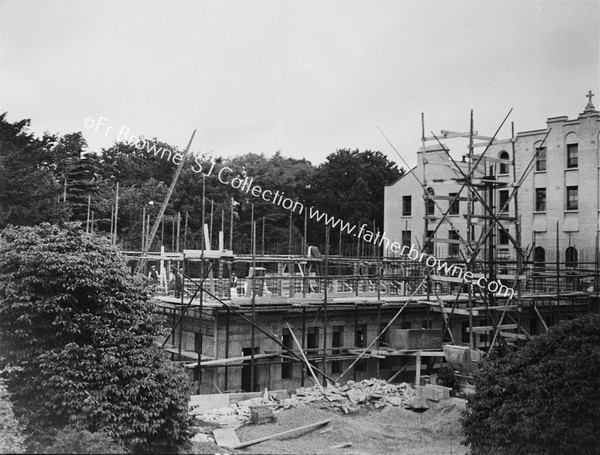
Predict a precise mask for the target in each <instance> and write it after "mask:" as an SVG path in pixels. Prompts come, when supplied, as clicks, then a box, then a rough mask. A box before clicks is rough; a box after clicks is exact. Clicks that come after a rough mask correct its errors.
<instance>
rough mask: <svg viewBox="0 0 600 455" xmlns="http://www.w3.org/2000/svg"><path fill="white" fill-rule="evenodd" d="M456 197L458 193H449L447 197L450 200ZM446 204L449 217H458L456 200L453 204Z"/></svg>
mask: <svg viewBox="0 0 600 455" xmlns="http://www.w3.org/2000/svg"><path fill="white" fill-rule="evenodd" d="M457 195H458V193H450V194H449V195H448V196H450V198H451V199H452V198H455V197H456V196H457ZM448 204H451V205H450V211H449V212H448V214H449V215H458V214H459V213H460V204H459V202H458V199H457V200H456V201H454V203H452V200H450V201H448Z"/></svg>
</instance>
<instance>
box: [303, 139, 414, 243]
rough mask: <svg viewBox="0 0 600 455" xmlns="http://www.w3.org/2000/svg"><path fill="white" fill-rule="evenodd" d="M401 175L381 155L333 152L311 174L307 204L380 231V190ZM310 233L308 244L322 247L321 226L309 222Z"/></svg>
mask: <svg viewBox="0 0 600 455" xmlns="http://www.w3.org/2000/svg"><path fill="white" fill-rule="evenodd" d="M403 173H404V170H403V169H398V166H397V165H396V163H394V162H393V161H390V160H388V159H387V157H386V156H385V155H384V154H383V153H381V152H373V151H371V150H366V151H364V152H360V151H358V150H348V149H341V150H337V151H336V153H332V154H330V155H329V156H328V157H327V160H326V161H325V163H323V164H321V165H320V166H319V167H318V169H317V171H316V172H315V173H314V176H313V179H312V185H311V190H310V192H311V195H312V197H311V204H312V205H314V206H315V207H316V208H318V209H319V210H320V211H322V212H326V213H327V214H329V215H331V216H335V217H336V218H338V219H342V220H344V221H345V222H347V223H351V224H353V225H360V224H362V223H366V224H367V226H369V229H371V226H372V225H373V221H375V225H376V229H379V230H383V199H384V197H383V196H384V194H383V193H384V188H385V186H386V185H389V184H391V183H392V182H394V181H396V180H397V179H398V178H400V176H401V175H402V174H403ZM311 232H312V234H313V236H312V238H311V241H312V242H314V243H323V239H324V237H325V226H324V224H323V223H314V222H313V223H312V228H311ZM335 234H336V233H335V232H333V231H332V236H333V235H335ZM338 235H339V234H338Z"/></svg>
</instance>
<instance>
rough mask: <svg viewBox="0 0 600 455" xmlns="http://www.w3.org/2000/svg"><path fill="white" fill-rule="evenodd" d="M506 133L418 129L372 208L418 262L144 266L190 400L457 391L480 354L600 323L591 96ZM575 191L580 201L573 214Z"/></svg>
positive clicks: (163, 260) (153, 255)
mask: <svg viewBox="0 0 600 455" xmlns="http://www.w3.org/2000/svg"><path fill="white" fill-rule="evenodd" d="M507 118H508V116H507ZM506 121H507V119H505V120H504V121H503V122H502V124H501V125H500V126H499V127H498V130H497V131H496V132H495V133H494V134H493V135H492V136H483V135H480V134H479V133H478V132H477V131H475V130H474V126H473V124H474V121H473V114H471V122H470V126H469V128H468V131H466V132H450V131H441V133H440V134H433V133H431V134H426V133H425V124H424V121H423V131H422V141H423V145H422V147H421V149H420V150H419V151H418V165H417V166H416V167H415V168H413V169H412V170H411V171H410V172H408V173H407V174H405V175H404V176H403V177H402V178H401V179H400V180H399V181H398V182H396V183H394V184H393V185H391V186H390V187H388V188H387V189H386V200H385V207H386V216H385V234H386V236H387V238H388V239H390V242H394V241H395V242H397V244H398V245H401V246H403V247H406V249H408V248H409V247H411V248H413V249H418V251H419V252H420V253H423V254H426V256H424V255H423V254H422V255H420V256H419V258H420V259H418V258H417V259H415V258H413V257H411V256H409V255H407V254H406V253H405V254H398V251H397V249H396V250H395V251H394V250H393V249H392V248H390V245H384V248H383V249H382V250H381V251H379V252H375V254H373V255H372V256H369V257H343V256H340V255H333V254H329V247H328V245H327V242H326V246H325V249H324V250H325V251H324V252H323V254H320V253H319V252H318V251H316V250H315V249H314V248H307V251H306V253H307V254H306V255H285V256H283V255H279V256H275V255H257V254H248V255H237V254H234V252H232V251H229V250H225V249H224V248H223V247H222V242H221V248H220V249H219V250H210V249H209V248H208V245H207V249H205V250H182V251H181V252H173V253H164V252H163V253H158V252H144V253H142V256H143V258H144V259H146V260H148V261H150V262H152V263H154V264H156V265H158V266H159V269H160V282H159V284H158V285H157V286H156V287H157V289H156V294H155V296H156V301H157V311H158V312H159V313H161V314H163V315H165V317H166V321H167V324H168V326H169V327H170V328H171V332H170V335H169V336H168V337H167V338H166V339H165V340H164V342H163V347H164V349H166V350H167V351H168V352H169V353H170V354H171V355H172V356H173V358H174V359H175V360H178V361H181V362H183V363H184V364H185V365H186V366H187V367H188V368H189V370H190V378H191V379H192V380H194V381H197V384H198V390H199V392H200V393H214V392H226V391H257V390H262V389H264V388H269V389H292V388H295V387H299V386H302V385H305V384H306V385H310V384H312V383H313V382H319V383H323V384H324V383H326V380H329V381H332V382H338V381H339V382H344V381H346V380H349V379H352V380H360V379H363V378H367V377H373V376H375V377H379V378H382V379H392V378H394V379H395V380H399V381H401V380H407V381H411V382H412V381H415V382H416V383H420V382H421V381H422V380H426V379H425V378H426V377H428V376H429V377H430V376H431V375H433V374H435V373H436V372H437V371H438V370H439V368H440V367H442V366H448V365H450V366H451V367H452V368H451V369H452V371H454V372H455V374H456V375H457V376H458V377H459V379H461V380H462V382H463V385H467V383H468V378H469V376H470V375H471V373H472V365H473V364H476V363H477V361H478V359H479V358H480V356H481V355H485V352H486V351H488V350H489V349H491V348H498V349H506V350H510V349H514V348H515V347H516V346H518V345H520V344H522V343H526V342H527V341H528V340H529V339H530V338H531V336H533V335H536V334H540V333H542V332H544V331H546V330H547V329H548V328H549V327H550V326H552V325H555V324H558V323H559V322H560V321H561V320H568V319H572V318H574V317H576V316H577V315H579V314H583V313H586V312H596V311H598V310H599V309H600V296H599V293H600V270H599V264H600V260H599V246H598V226H599V222H598V221H599V216H600V202H599V201H600V190H599V183H598V180H599V173H600V149H599V142H600V140H599V139H600V136H599V133H600V113H599V112H598V111H596V110H595V108H594V106H593V104H592V103H591V94H590V101H589V103H588V105H587V106H586V108H585V110H584V112H583V113H582V114H581V115H580V116H579V117H578V119H576V120H568V119H567V118H566V117H564V118H563V117H561V118H554V119H549V120H548V127H547V128H546V129H544V130H536V131H534V132H525V133H519V134H515V133H514V126H513V127H512V128H511V134H510V137H509V138H508V139H499V138H497V136H498V134H499V133H500V131H502V127H504V126H505V125H504V124H505V122H506ZM454 139H456V140H457V141H462V142H464V143H467V149H466V153H464V154H462V156H460V157H459V158H457V157H456V156H455V155H456V154H452V153H451V152H450V148H449V146H448V145H447V144H446V143H444V141H450V140H454ZM580 188H581V189H582V193H583V191H585V193H586V195H588V196H589V197H588V196H586V198H581V200H580V199H579V189H580ZM559 195H560V197H559ZM563 202H564V203H563ZM594 204H595V205H594ZM590 220H592V221H590ZM254 237H256V236H255V235H254ZM386 246H387V248H386ZM255 250H256V249H255V248H253V251H255ZM309 253H310V254H309ZM130 257H131V259H139V254H138V255H136V254H131V255H130ZM426 257H432V258H435V261H433V260H432V261H429V262H428V261H426V260H424V258H426ZM441 264H443V265H441ZM457 270H460V271H461V273H458V274H457V273H456V271H457ZM169 283H172V284H171V286H170V285H169ZM492 285H494V286H492ZM509 291H510V292H509Z"/></svg>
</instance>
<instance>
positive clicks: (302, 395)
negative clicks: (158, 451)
mask: <svg viewBox="0 0 600 455" xmlns="http://www.w3.org/2000/svg"><path fill="white" fill-rule="evenodd" d="M321 390H322V391H321ZM417 397H418V393H417V391H416V390H415V389H414V388H413V386H412V385H410V384H407V383H405V382H403V383H401V384H388V383H387V382H386V381H384V380H380V379H375V378H372V379H364V380H362V381H359V382H355V381H348V382H347V383H346V385H344V386H334V385H333V384H331V383H328V385H327V387H321V388H320V389H318V388H315V387H301V388H299V389H296V393H293V394H292V396H291V397H290V398H284V399H279V398H277V397H275V396H273V395H271V394H264V395H261V396H259V397H255V398H251V399H247V400H242V401H239V402H237V403H232V404H230V405H229V406H224V407H220V408H217V409H209V410H206V409H201V408H194V407H192V410H191V411H190V413H191V414H192V415H193V416H195V417H196V419H198V420H200V421H203V422H205V423H209V424H212V425H213V427H214V426H218V427H221V428H232V429H235V428H238V427H240V426H242V425H244V424H247V423H250V422H251V421H252V410H253V409H254V410H255V411H254V412H255V421H256V423H264V422H266V421H267V420H265V419H268V420H270V419H271V418H272V417H271V416H272V411H275V412H278V411H281V410H283V409H289V408H292V407H298V406H303V405H305V404H307V403H311V402H313V401H323V400H325V401H326V402H327V404H328V405H329V406H330V407H331V408H334V409H338V410H339V411H340V412H342V413H344V414H349V413H351V412H355V411H357V410H358V409H359V408H361V407H365V406H371V405H372V406H374V407H375V408H377V409H379V408H385V407H387V406H407V405H408V403H409V402H410V401H411V400H413V399H414V398H417ZM259 409H260V411H257V410H259ZM259 414H260V415H259ZM201 431H203V432H205V433H210V429H209V428H206V427H202V430H201Z"/></svg>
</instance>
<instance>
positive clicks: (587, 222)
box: [384, 92, 600, 265]
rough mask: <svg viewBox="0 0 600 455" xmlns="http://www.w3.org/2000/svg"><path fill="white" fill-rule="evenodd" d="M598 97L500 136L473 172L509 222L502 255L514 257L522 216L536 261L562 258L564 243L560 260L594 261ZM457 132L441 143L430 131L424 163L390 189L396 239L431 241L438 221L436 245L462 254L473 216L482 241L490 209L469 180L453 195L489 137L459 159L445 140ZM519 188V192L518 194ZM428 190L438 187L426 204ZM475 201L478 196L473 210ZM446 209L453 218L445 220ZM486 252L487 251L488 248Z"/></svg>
mask: <svg viewBox="0 0 600 455" xmlns="http://www.w3.org/2000/svg"><path fill="white" fill-rule="evenodd" d="M592 96H593V94H592V93H591V92H590V93H589V94H588V98H589V101H588V103H587V105H586V106H585V109H584V110H583V112H582V113H581V114H579V115H578V117H577V118H575V119H571V120H569V119H568V117H567V116H561V117H552V118H549V119H547V121H546V127H545V128H542V129H539V130H532V131H523V132H519V133H517V134H516V135H514V137H513V138H511V139H507V140H494V141H493V142H492V145H491V146H489V148H488V150H487V151H486V153H485V155H484V159H482V160H481V161H480V162H479V164H478V166H477V168H476V172H474V174H473V182H474V187H476V188H478V191H479V192H480V193H481V194H482V195H484V199H485V202H486V204H487V205H489V206H492V205H493V207H494V208H493V210H494V211H495V212H496V215H497V216H500V217H501V218H502V221H503V223H502V224H503V227H504V229H498V228H496V232H495V236H494V237H495V240H494V248H495V250H496V254H497V258H498V259H502V258H514V256H515V248H514V245H513V244H512V242H511V241H510V237H512V238H514V239H515V240H516V225H517V222H520V226H521V241H520V243H521V245H522V246H523V248H527V247H528V246H530V247H531V248H532V252H531V255H530V257H531V259H532V260H535V261H536V262H539V263H544V262H547V261H555V260H556V257H555V251H556V249H557V245H558V250H559V258H558V259H559V261H560V262H565V263H567V264H573V265H575V264H577V263H578V262H587V261H589V262H591V261H594V251H595V249H596V248H595V245H596V241H597V240H596V237H597V233H598V230H599V225H600V184H599V181H600V147H599V142H600V141H599V140H600V137H599V133H600V112H598V111H597V110H596V109H595V107H594V105H593V104H592ZM450 137H452V133H445V134H444V132H442V134H441V135H440V137H439V138H440V141H441V142H437V141H432V140H431V139H432V138H429V139H430V141H429V142H427V145H426V146H424V147H422V148H421V149H419V150H418V151H417V154H418V164H417V166H416V167H415V168H413V169H412V172H409V173H407V174H405V175H404V176H403V177H402V178H400V179H399V180H398V181H396V182H395V183H394V184H392V185H390V186H388V187H387V188H386V189H385V220H384V227H385V233H386V235H387V237H388V238H390V239H391V240H395V241H398V242H401V243H403V244H406V245H408V244H411V243H413V244H416V245H421V246H423V245H424V244H425V242H426V241H427V236H425V235H424V234H425V233H426V232H425V231H426V230H427V231H429V233H430V234H432V231H433V230H436V228H437V232H436V233H435V236H433V237H432V239H433V241H434V244H433V250H432V251H434V253H435V254H436V255H437V256H438V257H457V258H458V257H459V253H460V248H461V244H463V243H464V242H462V240H466V236H467V235H469V234H468V233H467V230H468V229H469V226H468V225H469V223H468V220H467V218H469V217H470V221H471V223H470V225H471V226H470V229H471V233H470V236H471V241H472V242H476V240H477V239H478V238H479V235H480V234H481V231H482V230H484V229H485V228H486V227H485V221H486V218H485V217H483V218H478V216H477V215H486V214H487V212H486V211H485V210H484V209H483V205H482V204H480V203H479V201H478V200H477V198H476V197H471V198H469V191H468V187H466V188H464V189H463V190H462V192H461V194H460V198H459V199H458V200H456V201H454V203H453V204H452V202H453V199H454V196H455V195H456V193H458V192H459V190H460V189H461V186H462V185H463V182H464V180H465V179H464V177H465V175H467V174H468V173H469V171H470V170H471V169H472V168H474V167H475V165H476V163H477V161H478V159H479V158H478V157H479V155H478V153H479V154H481V152H482V151H483V150H484V148H485V145H486V144H487V143H488V142H489V141H486V140H484V141H483V142H480V141H477V142H475V147H474V148H473V150H474V152H473V155H472V156H470V155H469V154H468V152H467V153H466V154H465V155H463V156H460V155H459V156H457V154H456V152H455V151H452V152H451V153H450V154H451V155H452V157H453V158H452V159H453V160H455V161H456V162H453V161H452V159H451V158H450V156H449V154H447V153H446V152H445V151H444V149H443V148H442V145H441V144H443V146H444V148H447V144H445V143H444V141H445V140H446V139H448V138H450ZM462 137H468V134H462ZM474 138H475V139H476V140H477V139H479V138H481V139H484V138H482V137H480V136H477V135H475V137H474ZM536 154H537V158H536ZM513 160H514V161H513ZM513 163H514V166H513ZM459 168H460V169H461V170H462V172H461V171H460V170H459ZM463 174H464V175H463ZM490 179H493V180H495V181H496V182H497V183H494V184H493V188H494V189H493V193H494V194H493V198H492V199H490V197H491V194H490V193H491V190H488V188H487V187H485V184H486V183H488V184H489V183H490ZM521 179H523V181H522V182H520V185H518V182H519V181H520V180H521ZM484 187H485V188H484ZM517 187H518V197H517V198H511V196H512V193H513V190H514V189H515V188H517ZM425 191H427V192H428V194H431V197H428V198H427V200H426V201H425V202H426V203H424V200H425V199H424V194H425ZM509 199H510V201H509V202H508V204H506V201H508V200H509ZM515 199H517V201H518V205H517V206H515ZM469 200H473V203H472V206H471V211H470V214H469ZM450 205H452V207H450ZM503 206H505V209H504V210H503V211H501V207H503ZM446 211H449V213H448V216H447V218H446V219H445V220H444V221H443V222H442V223H439V221H440V220H441V218H442V212H446ZM469 215H470V216H469ZM438 224H439V226H438ZM459 240H461V241H459ZM388 254H389V255H392V253H390V252H389V251H388ZM481 254H482V255H484V256H485V254H486V253H485V250H484V249H482V250H481Z"/></svg>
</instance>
